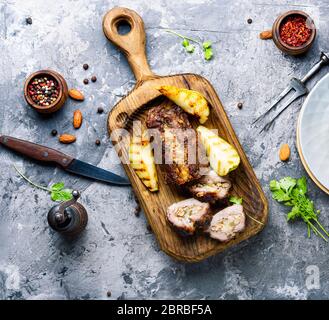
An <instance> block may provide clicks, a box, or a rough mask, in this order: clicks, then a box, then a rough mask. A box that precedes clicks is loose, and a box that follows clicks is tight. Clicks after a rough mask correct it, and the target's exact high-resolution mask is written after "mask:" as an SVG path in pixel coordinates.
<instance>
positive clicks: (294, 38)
mask: <svg viewBox="0 0 329 320" xmlns="http://www.w3.org/2000/svg"><path fill="white" fill-rule="evenodd" d="M259 36H260V38H261V39H263V40H266V39H273V41H274V43H275V45H276V46H277V47H278V48H279V49H280V50H281V51H283V52H285V53H287V54H290V55H294V56H296V55H299V54H302V53H305V52H306V51H307V50H309V49H310V48H311V46H312V44H313V43H314V40H315V37H316V27H315V24H314V21H313V20H312V18H311V17H310V16H309V15H308V14H307V13H305V12H304V11H300V10H292V11H288V12H286V13H284V14H282V15H280V16H279V17H278V18H277V19H276V20H275V22H274V24H273V27H272V30H268V31H263V32H261V33H260V35H259Z"/></svg>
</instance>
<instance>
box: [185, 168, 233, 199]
mask: <svg viewBox="0 0 329 320" xmlns="http://www.w3.org/2000/svg"><path fill="white" fill-rule="evenodd" d="M231 186H232V183H231V181H230V180H228V179H227V178H223V177H220V176H219V175H217V173H216V172H215V171H213V170H211V171H209V173H208V174H206V175H204V176H203V177H202V178H200V179H199V180H198V181H196V182H193V183H192V184H191V185H190V186H189V187H188V190H189V191H190V192H191V194H192V195H193V197H195V198H196V199H198V200H200V201H205V202H210V203H214V202H216V201H218V200H221V199H225V198H227V196H228V193H229V191H230V189H231Z"/></svg>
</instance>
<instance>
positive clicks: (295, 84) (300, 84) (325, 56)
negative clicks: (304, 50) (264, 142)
mask: <svg viewBox="0 0 329 320" xmlns="http://www.w3.org/2000/svg"><path fill="white" fill-rule="evenodd" d="M328 64H329V53H324V52H321V57H320V60H319V61H318V62H317V63H316V64H315V65H314V66H313V67H312V68H311V70H310V71H308V72H307V74H306V75H305V76H304V77H303V78H302V79H300V80H299V79H297V78H292V79H291V80H290V84H289V86H288V87H287V88H286V89H284V90H283V91H282V92H281V94H280V95H279V96H278V97H277V98H276V99H275V100H274V101H273V102H272V104H271V105H270V107H269V108H268V109H267V110H266V111H265V112H264V113H263V114H262V115H261V116H259V117H258V118H257V119H256V120H255V121H254V122H253V123H252V125H255V124H257V123H258V122H260V121H261V120H263V119H264V118H265V117H266V115H267V114H268V113H270V111H271V110H272V109H274V108H275V107H276V105H277V104H278V103H279V102H280V101H281V100H282V99H283V98H284V97H286V96H287V95H288V94H289V93H290V91H292V90H293V91H294V94H293V96H292V97H291V98H290V99H289V100H288V101H287V102H286V103H284V104H283V105H282V106H281V107H279V108H278V110H277V112H276V113H275V115H274V116H273V117H272V118H271V120H269V122H267V123H266V124H265V126H264V127H263V129H262V130H261V131H260V132H263V131H267V130H268V129H270V127H271V126H272V124H273V122H274V120H275V119H277V118H278V117H279V116H280V114H281V113H282V112H283V111H284V110H285V109H287V108H288V107H289V106H290V104H291V103H292V102H294V101H295V100H296V99H297V98H299V97H301V96H304V95H306V94H308V92H309V91H308V89H307V88H306V86H305V83H306V82H307V81H308V80H309V79H310V78H312V77H313V76H314V75H315V74H316V73H317V72H319V70H320V69H321V68H322V67H323V66H325V65H328ZM256 127H257V126H256Z"/></svg>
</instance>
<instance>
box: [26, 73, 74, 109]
mask: <svg viewBox="0 0 329 320" xmlns="http://www.w3.org/2000/svg"><path fill="white" fill-rule="evenodd" d="M24 96H25V100H26V102H27V103H28V104H29V105H30V106H31V107H32V108H34V109H35V110H36V111H38V112H40V113H53V112H55V111H57V110H59V109H60V108H61V107H62V106H63V105H64V103H65V101H66V100H67V97H68V87H67V83H66V81H65V79H64V78H63V77H62V76H61V75H60V74H59V73H58V72H56V71H53V70H40V71H37V72H34V73H32V74H31V75H30V76H29V77H28V78H27V79H26V81H25V85H24Z"/></svg>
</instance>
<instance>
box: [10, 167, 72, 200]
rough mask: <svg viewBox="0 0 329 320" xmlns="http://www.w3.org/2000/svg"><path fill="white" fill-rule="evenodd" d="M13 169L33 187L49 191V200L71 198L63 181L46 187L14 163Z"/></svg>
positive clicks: (69, 191) (70, 191) (69, 190)
mask: <svg viewBox="0 0 329 320" xmlns="http://www.w3.org/2000/svg"><path fill="white" fill-rule="evenodd" d="M14 168H15V170H16V171H17V173H18V174H19V175H20V176H21V177H22V178H23V179H24V180H26V181H27V182H28V183H29V184H31V185H32V186H33V187H35V188H38V189H41V190H44V191H47V192H49V193H50V197H51V200H53V201H58V202H61V201H68V200H71V199H72V198H73V196H72V190H71V189H66V188H65V185H64V182H58V183H55V184H53V185H52V186H51V187H50V188H47V187H45V186H41V185H39V184H37V183H35V182H33V181H31V180H30V179H29V178H28V177H27V176H25V175H24V174H23V173H22V172H21V171H20V170H18V168H17V167H16V166H15V165H14Z"/></svg>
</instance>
